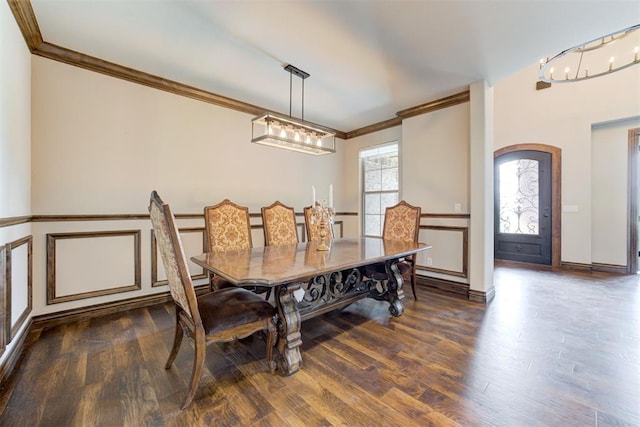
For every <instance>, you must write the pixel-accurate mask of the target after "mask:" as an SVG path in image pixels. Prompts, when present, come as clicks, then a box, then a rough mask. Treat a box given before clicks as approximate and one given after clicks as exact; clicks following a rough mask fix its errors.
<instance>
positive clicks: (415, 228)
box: [382, 200, 422, 300]
mask: <svg viewBox="0 0 640 427" xmlns="http://www.w3.org/2000/svg"><path fill="white" fill-rule="evenodd" d="M421 213H422V209H421V208H420V207H417V206H412V205H410V204H409V203H407V202H405V201H404V200H401V201H400V202H399V203H398V204H397V205H394V206H390V207H388V208H386V209H385V214H384V225H383V227H382V238H383V239H386V240H401V241H403V242H416V243H417V242H418V234H419V232H420V214H421ZM415 265H416V256H415V255H411V256H408V257H405V258H404V259H403V260H402V261H400V262H399V263H398V269H399V270H400V273H401V274H402V279H403V280H404V281H405V282H406V281H408V282H410V283H411V290H412V291H413V298H414V299H416V300H417V299H418V296H417V295H416V269H415Z"/></svg>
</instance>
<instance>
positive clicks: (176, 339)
mask: <svg viewBox="0 0 640 427" xmlns="http://www.w3.org/2000/svg"><path fill="white" fill-rule="evenodd" d="M183 336H184V331H183V330H182V325H180V320H179V317H178V308H177V307H176V331H175V334H174V336H173V347H171V352H169V358H168V359H167V363H165V365H164V369H169V368H170V367H171V365H173V362H174V361H175V360H176V356H177V355H178V350H180V344H182V337H183Z"/></svg>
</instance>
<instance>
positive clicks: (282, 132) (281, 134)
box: [280, 128, 287, 138]
mask: <svg viewBox="0 0 640 427" xmlns="http://www.w3.org/2000/svg"><path fill="white" fill-rule="evenodd" d="M286 137H287V131H285V130H284V128H282V130H280V138H286Z"/></svg>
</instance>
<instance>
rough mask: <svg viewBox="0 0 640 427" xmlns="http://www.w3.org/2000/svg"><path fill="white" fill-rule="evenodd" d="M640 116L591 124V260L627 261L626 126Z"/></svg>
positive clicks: (638, 125) (638, 121) (636, 122)
mask: <svg viewBox="0 0 640 427" xmlns="http://www.w3.org/2000/svg"><path fill="white" fill-rule="evenodd" d="M633 128H640V118H637V119H632V120H623V121H621V122H620V121H618V122H613V123H603V124H598V125H594V126H593V132H592V135H591V160H592V167H591V168H592V175H591V191H592V209H591V212H592V213H591V218H592V224H591V260H592V262H594V263H601V264H612V265H626V264H627V237H628V230H629V229H628V224H627V215H628V207H627V198H628V197H627V194H628V164H627V163H628V162H627V160H628V159H627V156H628V139H629V129H633Z"/></svg>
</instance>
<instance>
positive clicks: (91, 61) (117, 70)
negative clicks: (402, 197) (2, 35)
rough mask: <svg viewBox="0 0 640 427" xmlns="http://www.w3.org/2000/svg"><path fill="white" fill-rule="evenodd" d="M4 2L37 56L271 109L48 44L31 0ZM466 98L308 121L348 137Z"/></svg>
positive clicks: (245, 107)
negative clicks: (353, 125) (351, 124)
mask: <svg viewBox="0 0 640 427" xmlns="http://www.w3.org/2000/svg"><path fill="white" fill-rule="evenodd" d="M7 1H8V3H9V7H10V8H11V11H12V12H13V15H14V17H15V20H16V22H17V24H18V27H19V28H20V31H21V32H22V36H23V37H24V40H25V42H26V43H27V46H28V48H29V51H30V52H31V53H32V54H34V55H38V56H41V57H43V58H47V59H51V60H54V61H59V62H63V63H65V64H68V65H72V66H75V67H79V68H84V69H85V70H90V71H95V72H97V73H101V74H105V75H107V76H110V77H115V78H119V79H122V80H126V81H129V82H132V83H137V84H141V85H144V86H148V87H151V88H154V89H159V90H163V91H165V92H170V93H173V94H175V95H180V96H184V97H187V98H192V99H196V100H198V101H202V102H206V103H209V104H213V105H217V106H220V107H224V108H229V109H232V110H235V111H240V112H242V113H247V114H252V115H256V116H257V115H260V114H264V113H265V112H268V111H270V110H268V109H266V108H263V107H260V106H257V105H253V104H249V103H246V102H243V101H239V100H237V99H233V98H229V97H226V96H222V95H218V94H216V93H213V92H208V91H206V90H203V89H198V88H196V87H193V86H189V85H186V84H183V83H179V82H176V81H173V80H169V79H165V78H162V77H159V76H156V75H153V74H149V73H145V72H143V71H139V70H135V69H133V68H129V67H125V66H122V65H118V64H115V63H113V62H108V61H105V60H102V59H100V58H96V57H93V56H89V55H86V54H84V53H81V52H76V51H74V50H71V49H67V48H65V47H62V46H57V45H55V44H52V43H48V42H46V41H44V38H43V37H42V33H41V32H40V27H39V25H38V21H37V19H36V16H35V13H34V11H33V7H32V6H31V2H30V1H29V0H7ZM468 101H469V91H468V90H466V91H464V92H460V93H457V94H454V95H451V96H447V97H444V98H441V99H437V100H435V101H430V102H427V103H424V104H421V105H417V106H415V107H411V108H407V109H405V110H401V111H398V112H397V113H396V117H393V118H391V119H388V120H383V121H381V122H378V123H374V124H371V125H368V126H364V127H361V128H358V129H355V130H352V131H349V132H344V131H341V130H337V129H333V128H328V127H326V126H323V125H319V124H316V123H312V122H309V124H311V125H314V126H321V127H323V128H325V129H327V130H329V131H331V132H334V133H335V135H336V137H337V138H340V139H343V140H348V139H351V138H355V137H358V136H362V135H367V134H370V133H373V132H378V131H381V130H383V129H388V128H391V127H395V126H398V125H401V124H402V120H404V119H406V118H409V117H413V116H417V115H420V114H425V113H429V112H431V111H435V110H439V109H442V108H447V107H451V106H453V105H457V104H461V103H464V102H468ZM274 113H277V111H274Z"/></svg>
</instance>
